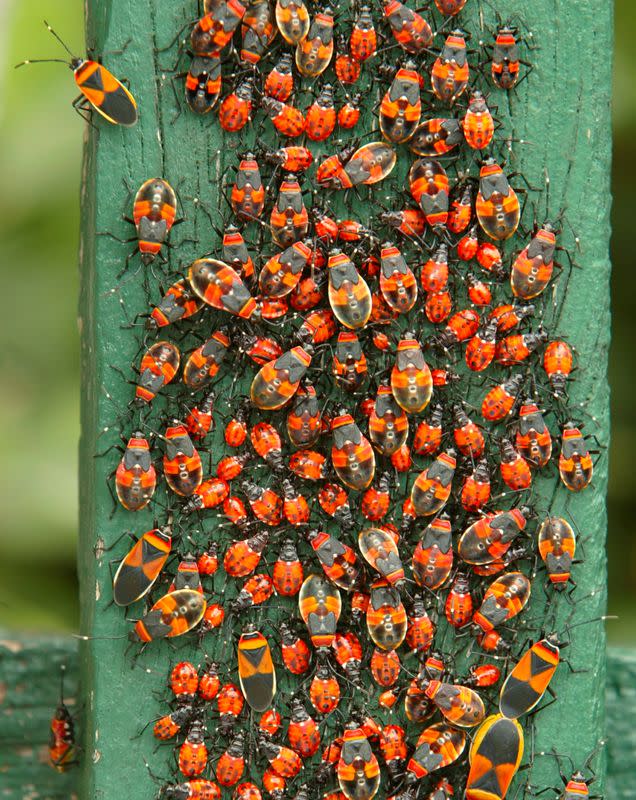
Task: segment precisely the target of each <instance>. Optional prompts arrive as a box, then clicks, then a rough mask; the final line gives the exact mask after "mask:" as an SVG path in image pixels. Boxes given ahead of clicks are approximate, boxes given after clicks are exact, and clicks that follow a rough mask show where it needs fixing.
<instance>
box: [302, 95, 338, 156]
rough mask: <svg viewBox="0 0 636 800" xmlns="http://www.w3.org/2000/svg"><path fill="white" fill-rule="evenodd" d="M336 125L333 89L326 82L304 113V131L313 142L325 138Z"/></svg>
mask: <svg viewBox="0 0 636 800" xmlns="http://www.w3.org/2000/svg"><path fill="white" fill-rule="evenodd" d="M335 127H336V108H335V106H334V101H333V90H332V88H331V85H330V84H328V83H326V84H325V85H324V86H323V87H322V91H321V92H320V94H319V95H318V97H317V98H316V99H315V100H314V102H313V103H312V104H311V105H310V106H309V108H308V109H307V111H306V113H305V133H306V134H307V136H308V137H309V138H310V139H311V140H312V141H314V142H322V141H324V140H325V139H327V138H328V137H329V136H331V134H332V133H333V131H334V128H335Z"/></svg>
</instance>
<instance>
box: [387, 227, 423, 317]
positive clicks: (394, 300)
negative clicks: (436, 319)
mask: <svg viewBox="0 0 636 800" xmlns="http://www.w3.org/2000/svg"><path fill="white" fill-rule="evenodd" d="M380 291H381V292H382V297H384V299H385V300H386V302H387V304H388V305H389V306H390V307H391V308H392V309H393V310H394V311H397V312H398V313H399V314H406V313H407V312H408V311H410V310H411V309H412V308H413V306H414V305H415V301H416V300H417V282H416V280H415V275H413V273H412V272H411V269H410V267H409V266H408V265H407V263H406V260H405V258H404V256H403V255H402V254H401V253H400V251H399V250H398V249H397V247H395V246H394V245H393V244H391V243H390V242H386V243H385V244H383V245H382V249H381V250H380Z"/></svg>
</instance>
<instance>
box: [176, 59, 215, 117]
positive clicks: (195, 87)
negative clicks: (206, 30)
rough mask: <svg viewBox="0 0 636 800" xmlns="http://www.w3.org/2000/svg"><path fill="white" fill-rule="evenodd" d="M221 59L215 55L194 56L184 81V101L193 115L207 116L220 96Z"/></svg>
mask: <svg viewBox="0 0 636 800" xmlns="http://www.w3.org/2000/svg"><path fill="white" fill-rule="evenodd" d="M221 84H222V77H221V58H220V56H219V55H218V54H217V53H210V54H209V55H195V56H194V57H193V58H192V61H191V62H190V67H189V68H188V74H187V75H186V80H185V99H186V103H187V104H188V108H190V110H191V111H194V113H195V114H208V113H209V112H210V111H212V109H213V108H214V107H215V106H216V104H217V103H218V102H219V97H220V96H221Z"/></svg>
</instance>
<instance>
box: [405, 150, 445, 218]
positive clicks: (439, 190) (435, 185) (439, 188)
mask: <svg viewBox="0 0 636 800" xmlns="http://www.w3.org/2000/svg"><path fill="white" fill-rule="evenodd" d="M408 179H409V188H410V190H411V195H412V197H413V199H414V200H415V202H416V203H418V205H419V206H420V208H421V209H422V211H423V212H424V216H425V217H426V221H427V222H428V224H429V225H430V226H431V227H432V228H435V227H437V226H443V225H445V224H446V221H447V219H448V191H449V185H448V175H447V174H446V170H445V169H444V167H442V165H441V164H440V163H439V161H434V160H433V159H423V158H419V159H418V160H417V161H415V162H414V163H413V165H412V167H411V169H410V170H409V177H408Z"/></svg>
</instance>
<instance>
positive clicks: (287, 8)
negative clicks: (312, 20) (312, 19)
mask: <svg viewBox="0 0 636 800" xmlns="http://www.w3.org/2000/svg"><path fill="white" fill-rule="evenodd" d="M276 24H277V25H278V30H279V31H280V35H281V36H282V37H283V39H284V40H285V41H286V42H287V44H291V45H294V46H295V45H298V44H300V42H302V40H303V39H305V38H306V36H307V34H308V33H309V13H308V11H307V7H306V6H305V4H304V3H303V1H302V0H276Z"/></svg>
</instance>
